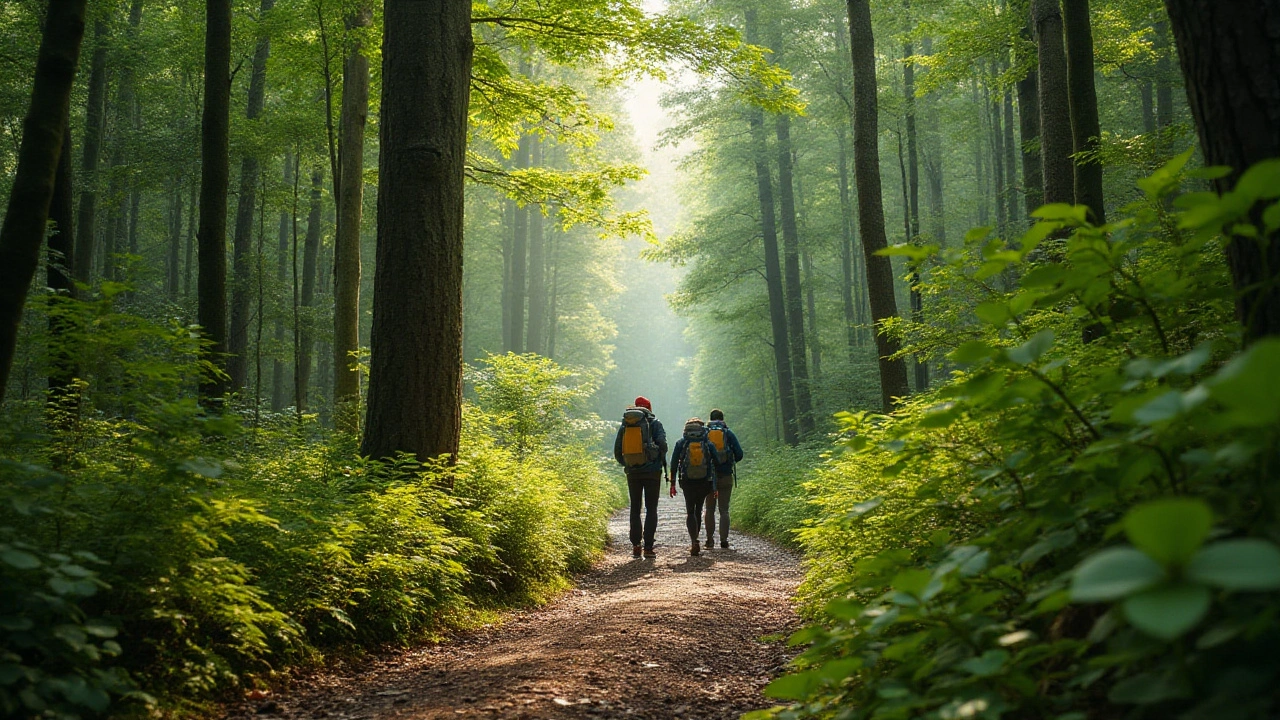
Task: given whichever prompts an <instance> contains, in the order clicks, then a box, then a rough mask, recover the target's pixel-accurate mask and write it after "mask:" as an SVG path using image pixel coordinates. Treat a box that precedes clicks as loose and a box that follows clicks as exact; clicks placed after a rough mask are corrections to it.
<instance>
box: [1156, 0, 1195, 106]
mask: <svg viewBox="0 0 1280 720" xmlns="http://www.w3.org/2000/svg"><path fill="white" fill-rule="evenodd" d="M1166 7H1168V6H1167V5H1166ZM1155 30H1156V42H1155V50H1156V126H1157V127H1160V128H1166V127H1169V126H1170V125H1172V124H1173V67H1172V63H1171V62H1170V56H1171V55H1172V54H1173V53H1174V52H1175V51H1174V50H1172V49H1171V48H1170V47H1169V23H1167V22H1164V21H1163V20H1161V21H1160V22H1157V23H1156V24H1155ZM1177 52H1178V53H1179V54H1181V52H1182V48H1181V47H1179V48H1178V50H1177ZM1187 92H1190V90H1188V91H1187Z"/></svg>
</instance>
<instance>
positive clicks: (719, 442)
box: [706, 409, 742, 550]
mask: <svg viewBox="0 0 1280 720" xmlns="http://www.w3.org/2000/svg"><path fill="white" fill-rule="evenodd" d="M709 417H710V418H711V422H709V423H707V441H708V442H710V443H711V447H712V448H714V450H715V470H716V498H715V502H711V501H710V500H708V501H707V516H706V526H707V549H708V550H710V549H711V548H712V541H713V540H714V539H715V535H716V508H717V507H718V508H719V509H720V547H721V548H725V549H727V548H728V547H729V497H730V496H731V495H733V486H734V484H735V483H737V482H738V475H737V472H736V470H737V468H736V467H735V464H736V463H739V462H742V445H741V444H740V443H739V442H738V436H737V435H734V434H733V431H732V430H730V429H729V426H728V424H726V423H725V421H724V412H723V411H721V410H719V409H715V410H712V411H711V415H710V416H709Z"/></svg>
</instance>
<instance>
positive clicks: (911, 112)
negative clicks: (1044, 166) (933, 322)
mask: <svg viewBox="0 0 1280 720" xmlns="http://www.w3.org/2000/svg"><path fill="white" fill-rule="evenodd" d="M910 8H911V4H910V3H907V9H908V11H909V10H910ZM913 55H915V49H914V48H913V47H912V44H911V42H910V41H907V42H905V43H903V44H902V57H903V60H904V62H903V64H902V97H903V100H905V101H906V103H905V105H906V115H907V118H906V125H907V172H906V175H907V177H906V181H907V183H906V189H907V212H908V222H907V226H908V227H907V242H909V243H914V242H916V240H917V238H919V237H920V151H919V148H918V141H917V138H916V67H915V63H913V62H911V60H910V58H911V57H912V56H913ZM910 299H911V320H912V321H913V322H916V323H922V322H924V297H923V296H922V295H921V294H920V271H919V270H912V271H911V298H910ZM914 369H915V381H916V392H922V391H924V390H927V389H928V388H929V364H928V363H927V362H926V361H925V360H924V358H922V357H920V356H918V355H917V356H916V358H915V367H914Z"/></svg>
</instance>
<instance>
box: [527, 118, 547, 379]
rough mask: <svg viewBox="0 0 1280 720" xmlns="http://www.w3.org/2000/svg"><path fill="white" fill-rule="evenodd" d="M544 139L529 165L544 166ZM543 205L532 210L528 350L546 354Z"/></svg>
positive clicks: (537, 144) (534, 149) (533, 150)
mask: <svg viewBox="0 0 1280 720" xmlns="http://www.w3.org/2000/svg"><path fill="white" fill-rule="evenodd" d="M542 152H543V149H542V141H541V140H537V139H535V140H534V142H533V147H532V148H531V157H530V161H529V165H530V166H531V167H540V166H541V165H542ZM542 220H543V218H542V206H541V205H538V206H535V207H531V208H530V209H529V329H528V332H527V334H526V339H525V349H526V350H527V351H529V352H531V353H538V354H540V355H541V354H546V351H547V349H546V347H545V337H546V332H545V329H546V325H547V275H546V264H547V260H546V239H545V237H544V234H543V221H542Z"/></svg>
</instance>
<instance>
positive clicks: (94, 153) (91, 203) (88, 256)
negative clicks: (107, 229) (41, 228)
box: [67, 20, 107, 283]
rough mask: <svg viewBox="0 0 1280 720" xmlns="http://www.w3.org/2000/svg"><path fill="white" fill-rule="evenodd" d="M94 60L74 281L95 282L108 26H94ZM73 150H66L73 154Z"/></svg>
mask: <svg viewBox="0 0 1280 720" xmlns="http://www.w3.org/2000/svg"><path fill="white" fill-rule="evenodd" d="M93 42H94V46H93V56H92V59H91V60H90V61H89V99H88V103H87V104H86V105H85V110H84V149H83V156H82V158H81V160H80V182H81V184H82V187H81V190H80V208H79V211H78V216H77V222H76V228H77V229H78V230H79V234H78V235H77V236H76V242H75V247H76V257H75V260H74V261H73V262H72V265H73V266H74V268H75V279H76V280H77V281H79V282H82V283H88V282H89V281H90V280H92V279H93V254H94V240H95V233H96V232H97V226H96V222H97V217H98V211H97V207H98V187H99V183H98V158H99V157H100V156H101V155H102V121H103V109H104V107H103V106H104V105H105V104H106V97H107V24H106V23H105V22H102V21H101V20H99V21H97V22H95V23H94V24H93ZM70 149H71V148H70V146H68V147H67V150H68V151H70Z"/></svg>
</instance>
